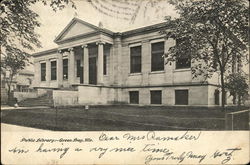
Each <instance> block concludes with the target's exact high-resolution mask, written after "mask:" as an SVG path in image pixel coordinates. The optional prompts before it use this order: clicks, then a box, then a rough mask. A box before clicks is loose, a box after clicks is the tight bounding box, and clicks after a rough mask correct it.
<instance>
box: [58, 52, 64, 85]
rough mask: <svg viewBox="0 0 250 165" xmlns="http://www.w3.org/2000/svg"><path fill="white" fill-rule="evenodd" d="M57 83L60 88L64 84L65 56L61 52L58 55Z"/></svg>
mask: <svg viewBox="0 0 250 165" xmlns="http://www.w3.org/2000/svg"><path fill="white" fill-rule="evenodd" d="M57 83H58V87H60V86H61V85H62V84H63V54H62V52H61V51H60V50H59V51H58V55H57Z"/></svg>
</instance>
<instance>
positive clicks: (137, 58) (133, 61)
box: [130, 46, 141, 73]
mask: <svg viewBox="0 0 250 165" xmlns="http://www.w3.org/2000/svg"><path fill="white" fill-rule="evenodd" d="M140 72H141V46H136V47H131V48H130V73H140Z"/></svg>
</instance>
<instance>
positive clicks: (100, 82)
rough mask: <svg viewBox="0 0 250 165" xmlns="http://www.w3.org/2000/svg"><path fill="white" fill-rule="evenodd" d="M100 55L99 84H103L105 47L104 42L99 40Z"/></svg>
mask: <svg viewBox="0 0 250 165" xmlns="http://www.w3.org/2000/svg"><path fill="white" fill-rule="evenodd" d="M97 44H98V57H97V60H98V61H97V84H103V55H104V54H103V52H104V50H103V48H104V46H103V45H104V43H103V42H98V43H97Z"/></svg>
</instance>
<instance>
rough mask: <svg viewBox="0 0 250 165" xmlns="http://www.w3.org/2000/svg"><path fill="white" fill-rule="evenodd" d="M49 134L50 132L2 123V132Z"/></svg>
mask: <svg viewBox="0 0 250 165" xmlns="http://www.w3.org/2000/svg"><path fill="white" fill-rule="evenodd" d="M46 131H47V132H48V131H49V130H43V129H37V128H30V127H24V126H17V125H12V124H5V123H1V132H46Z"/></svg>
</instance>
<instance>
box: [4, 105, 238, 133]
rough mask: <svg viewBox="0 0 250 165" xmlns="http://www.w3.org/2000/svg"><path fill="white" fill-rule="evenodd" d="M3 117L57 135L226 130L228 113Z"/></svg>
mask: <svg viewBox="0 0 250 165" xmlns="http://www.w3.org/2000/svg"><path fill="white" fill-rule="evenodd" d="M227 111H230V112H231V111H235V109H228V110H227ZM1 115H2V122H3V123H8V124H15V125H21V126H27V127H34V128H41V129H48V130H57V131H126V130H130V131H146V130H147V131H148V130H224V129H225V112H222V111H221V110H220V109H219V110H218V109H213V108H201V107H195V108H194V107H193V108H190V107H135V106H97V107H90V109H89V110H87V111H86V110H84V108H83V107H68V108H63V107H61V108H57V109H56V108H49V109H27V110H5V111H1Z"/></svg>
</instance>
